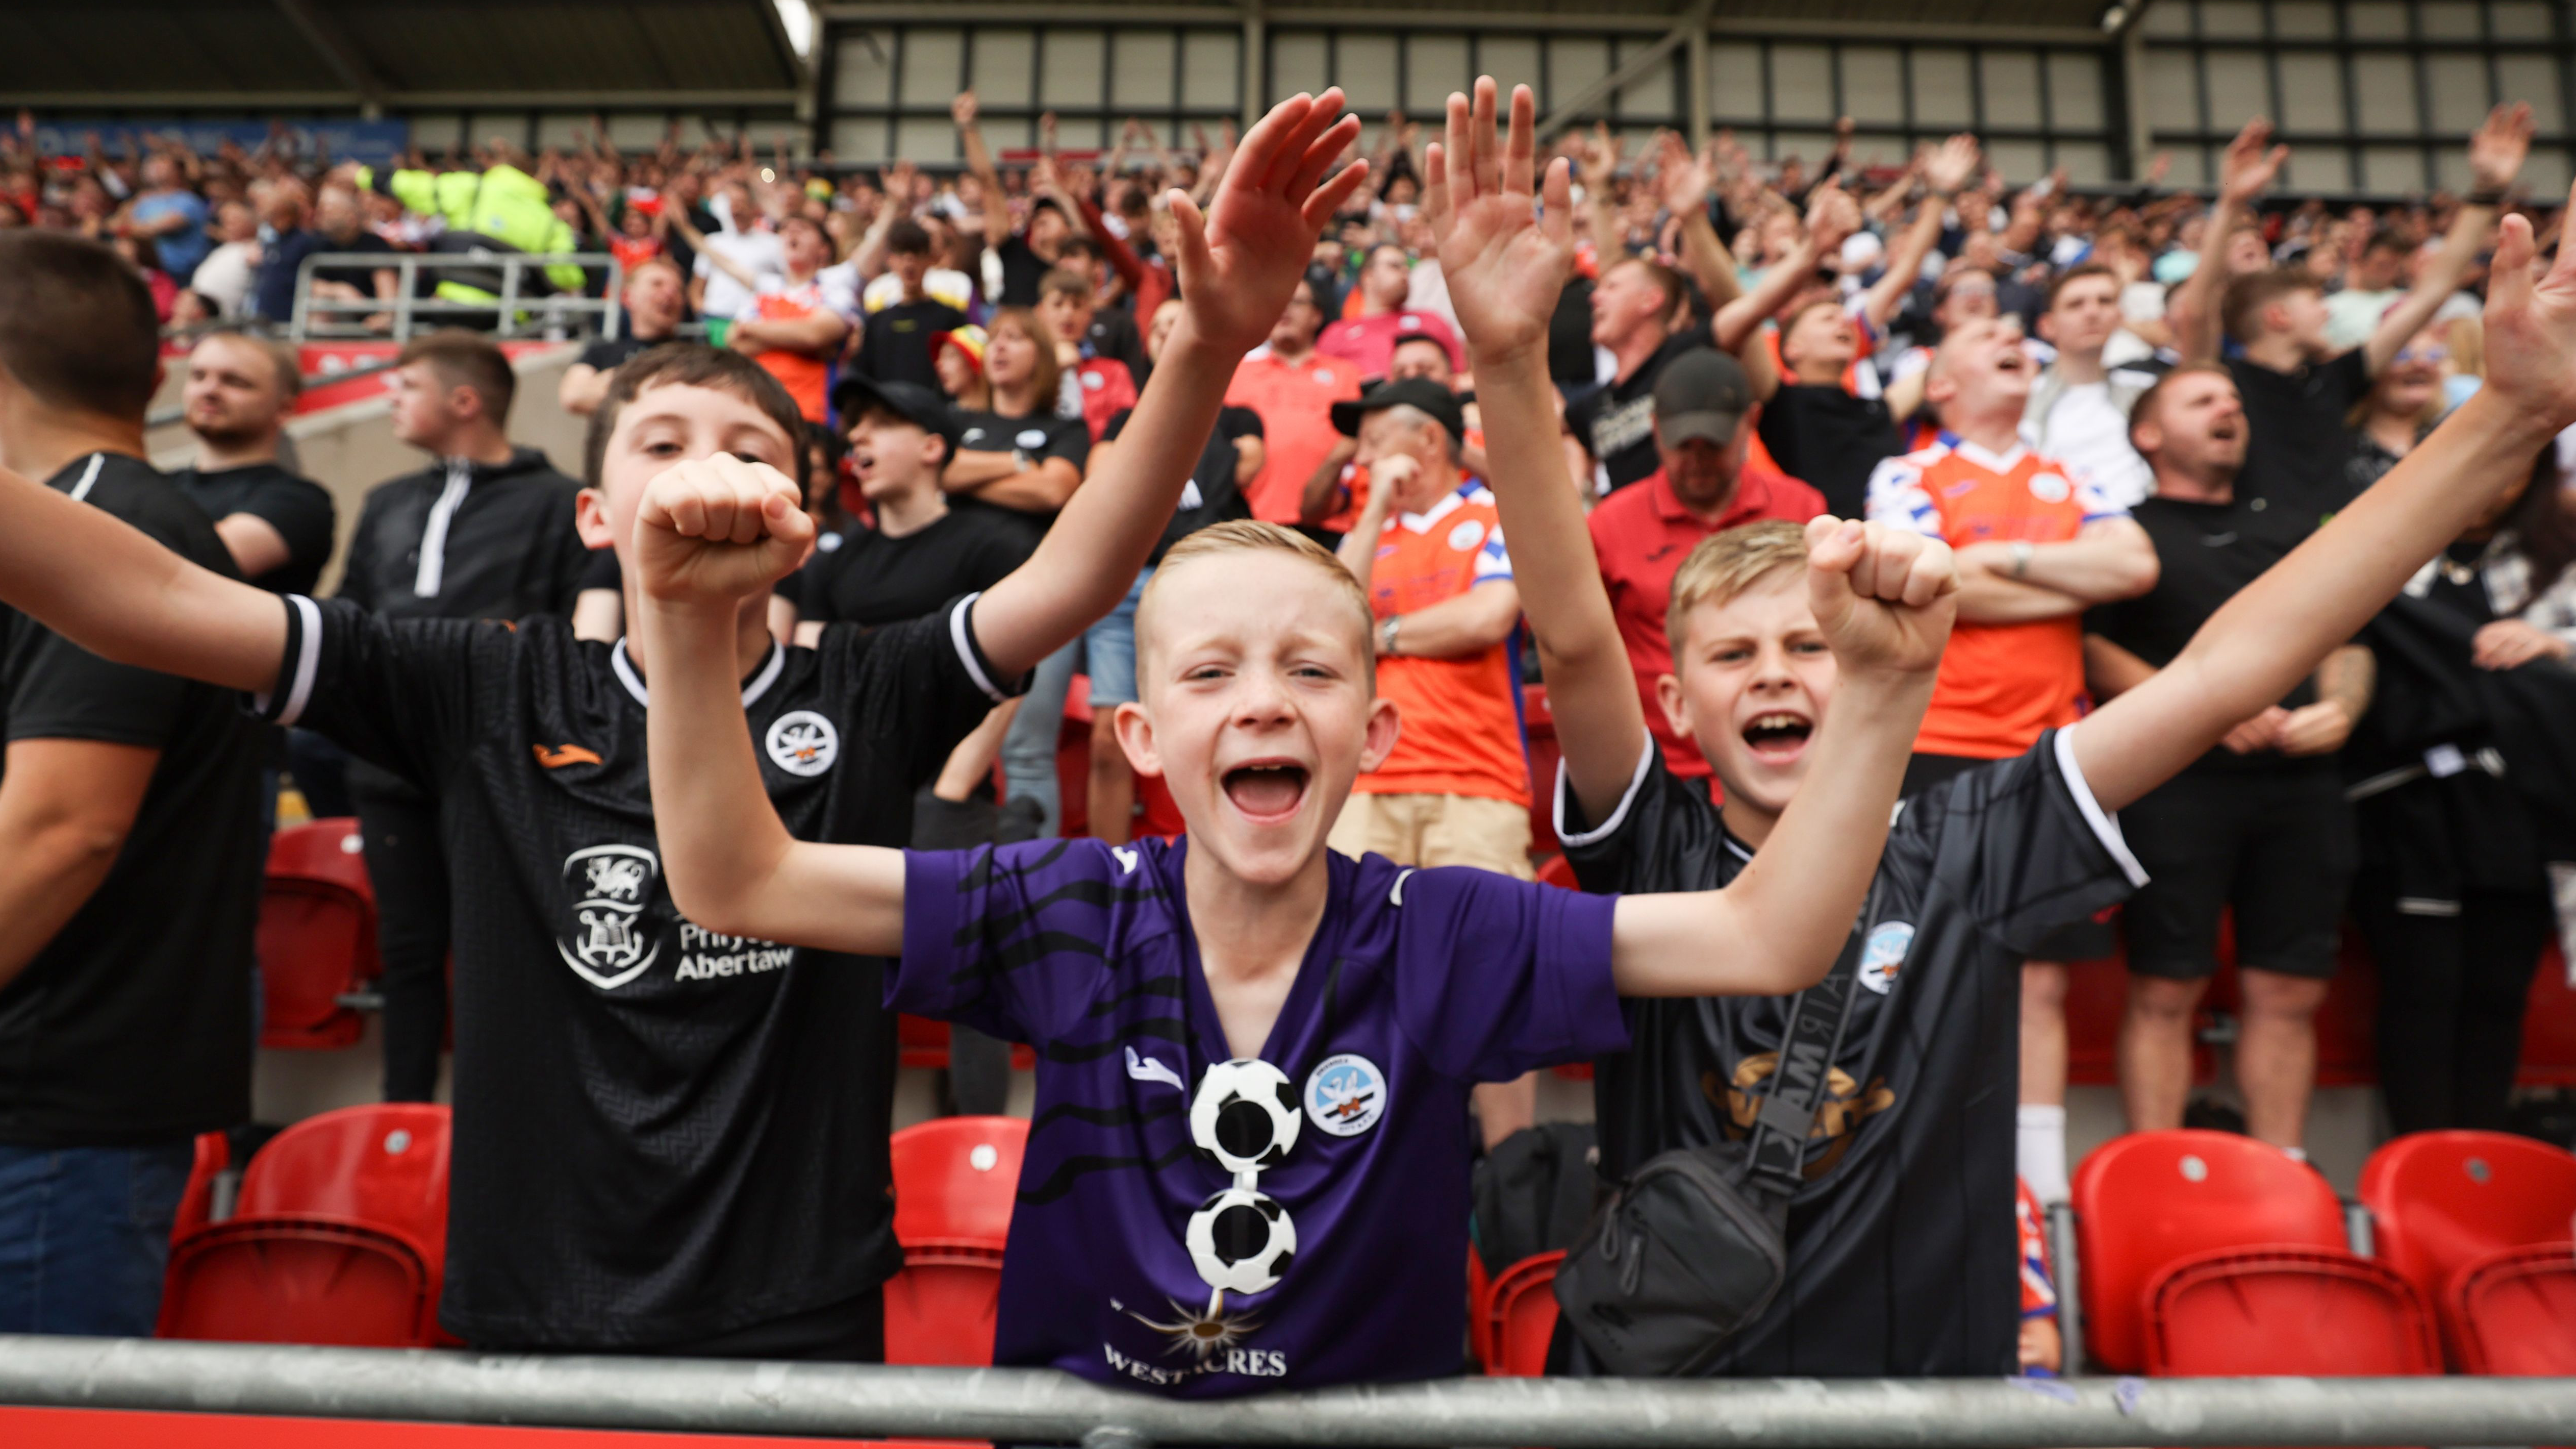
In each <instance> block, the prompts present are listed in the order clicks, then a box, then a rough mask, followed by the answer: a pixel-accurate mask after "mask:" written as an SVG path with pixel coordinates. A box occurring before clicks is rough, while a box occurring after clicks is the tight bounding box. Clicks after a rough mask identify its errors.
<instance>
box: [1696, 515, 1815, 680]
mask: <svg viewBox="0 0 2576 1449" xmlns="http://www.w3.org/2000/svg"><path fill="white" fill-rule="evenodd" d="M1806 566H1807V530H1806V528H1805V526H1804V525H1802V524H1796V523H1791V522H1788V521H1787V520H1785V519H1779V518H1769V519H1764V520H1763V521H1762V522H1760V523H1748V524H1745V525H1744V526H1743V527H1741V528H1730V529H1728V530H1726V531H1725V532H1724V533H1714V534H1711V535H1709V536H1708V537H1706V538H1703V539H1701V540H1700V541H1699V546H1698V547H1696V548H1694V549H1692V550H1691V551H1690V557H1688V558H1686V559H1683V560H1682V566H1681V567H1680V568H1679V569H1677V570H1675V571H1674V573H1673V601H1672V604H1671V605H1670V606H1669V607H1668V608H1667V609H1666V610H1665V613H1664V634H1665V636H1666V638H1668V639H1669V640H1670V641H1671V643H1672V648H1673V665H1674V667H1675V668H1676V669H1678V668H1680V666H1681V659H1682V641H1683V640H1684V638H1685V637H1687V635H1688V632H1689V631H1687V630H1685V629H1684V628H1683V627H1682V625H1683V624H1684V623H1685V622H1686V621H1687V620H1688V619H1689V618H1690V615H1691V611H1692V610H1693V609H1696V608H1698V607H1699V606H1700V605H1702V604H1725V603H1729V602H1731V601H1733V600H1734V599H1735V597H1736V596H1737V595H1739V594H1742V593H1743V592H1744V591H1746V590H1747V589H1750V588H1752V587H1753V586H1754V585H1755V584H1758V583H1760V582H1762V581H1763V580H1764V579H1767V578H1769V577H1770V576H1771V575H1773V574H1775V573H1778V572H1780V571H1781V570H1783V569H1803V568H1805V567H1806Z"/></svg>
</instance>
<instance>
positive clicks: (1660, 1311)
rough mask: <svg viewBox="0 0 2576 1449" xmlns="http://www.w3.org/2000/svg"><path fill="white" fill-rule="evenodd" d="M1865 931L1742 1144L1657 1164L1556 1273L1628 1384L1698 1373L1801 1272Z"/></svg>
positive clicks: (1569, 1309) (1801, 1008) (1799, 1008)
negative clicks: (1798, 1233)
mask: <svg viewBox="0 0 2576 1449" xmlns="http://www.w3.org/2000/svg"><path fill="white" fill-rule="evenodd" d="M1877 924H1878V887H1877V886H1876V885H1875V884H1873V885H1872V886H1871V887H1870V895H1869V903H1868V907H1867V909H1866V910H1864V912H1863V913H1862V929H1861V930H1860V931H1859V932H1857V933H1855V934H1854V935H1853V937H1852V940H1851V942H1850V943H1849V944H1848V945H1846V946H1845V947H1844V948H1843V953H1842V955H1841V956H1840V957H1839V958H1838V959H1837V960H1836V961H1835V962H1834V969H1833V970H1832V971H1831V972H1829V973H1827V975H1826V976H1825V979H1824V980H1822V981H1819V982H1817V983H1816V984H1815V985H1814V986H1811V987H1809V988H1807V989H1806V990H1805V991H1802V992H1800V993H1799V994H1798V1002H1797V1005H1796V1007H1794V1008H1793V1009H1792V1014H1791V1016H1790V1020H1789V1031H1788V1035H1787V1036H1786V1038H1784V1039H1783V1041H1782V1043H1781V1050H1780V1066H1779V1069H1778V1070H1777V1071H1775V1072H1774V1073H1773V1074H1772V1077H1771V1086H1772V1090H1771V1091H1770V1093H1769V1094H1768V1095H1766V1096H1764V1097H1763V1098H1762V1099H1761V1102H1762V1105H1761V1111H1760V1114H1759V1115H1758V1116H1757V1117H1756V1118H1755V1119H1754V1123H1753V1131H1752V1132H1751V1134H1750V1135H1748V1136H1747V1137H1746V1138H1745V1140H1743V1141H1741V1142H1720V1143H1716V1144H1714V1145H1712V1146H1708V1147H1683V1148H1676V1149H1674V1150H1673V1151H1670V1152H1660V1153H1657V1154H1656V1155H1655V1156H1653V1157H1650V1158H1648V1159H1647V1160H1646V1162H1645V1165H1644V1166H1642V1167H1639V1168H1638V1169H1637V1170H1636V1172H1635V1173H1634V1174H1633V1175H1631V1176H1630V1177H1629V1179H1628V1181H1627V1183H1626V1184H1625V1185H1624V1186H1622V1187H1621V1188H1620V1190H1619V1193H1618V1195H1617V1196H1616V1197H1614V1198H1612V1199H1611V1200H1610V1201H1609V1203H1607V1204H1606V1205H1605V1206H1603V1208H1602V1209H1601V1211H1600V1213H1599V1214H1598V1215H1597V1216H1596V1217H1595V1218H1594V1220H1593V1223H1592V1226H1591V1227H1590V1229H1589V1230H1587V1231H1586V1232H1585V1234H1584V1236H1583V1238H1582V1240H1581V1241H1579V1242H1577V1243H1576V1244H1575V1246H1574V1247H1573V1248H1572V1249H1570V1250H1569V1251H1568V1252H1567V1253H1566V1255H1565V1262H1564V1264H1563V1266H1561V1267H1560V1268H1559V1269H1558V1270H1557V1275H1556V1301H1557V1303H1558V1305H1559V1306H1560V1307H1561V1308H1562V1309H1563V1310H1564V1313H1565V1319H1566V1322H1567V1323H1569V1324H1570V1325H1572V1326H1573V1328H1574V1331H1575V1332H1576V1333H1578V1334H1580V1335H1581V1336H1582V1339H1583V1343H1584V1346H1585V1347H1586V1348H1588V1349H1590V1350H1591V1351H1592V1356H1593V1357H1594V1358H1596V1359H1598V1360H1599V1361H1600V1363H1601V1365H1602V1367H1604V1368H1606V1369H1608V1370H1609V1371H1610V1372H1611V1373H1613V1374H1616V1375H1618V1376H1620V1377H1622V1378H1672V1377H1686V1376H1689V1375H1692V1374H1695V1373H1697V1372H1698V1371H1699V1370H1701V1369H1702V1368H1704V1367H1705V1366H1706V1365H1707V1364H1708V1363H1709V1361H1710V1360H1712V1359H1714V1358H1715V1357H1716V1356H1717V1355H1718V1354H1719V1353H1720V1352H1721V1351H1723V1350H1724V1349H1725V1347H1726V1345H1727V1344H1728V1343H1729V1342H1730V1341H1732V1340H1733V1339H1734V1337H1735V1335H1737V1334H1738V1333H1741V1332H1743V1331H1744V1329H1745V1327H1746V1326H1747V1325H1748V1324H1751V1323H1752V1322H1753V1321H1754V1320H1755V1319H1758V1318H1760V1317H1761V1316H1762V1314H1763V1313H1764V1311H1765V1310H1767V1309H1769V1308H1770V1306H1771V1300H1772V1299H1774V1298H1776V1297H1778V1296H1779V1293H1780V1286H1781V1283H1782V1281H1783V1280H1784V1279H1786V1277H1787V1276H1788V1270H1789V1247H1788V1221H1789V1199H1790V1198H1791V1197H1792V1196H1794V1195H1795V1194H1796V1193H1797V1191H1798V1188H1799V1186H1800V1184H1801V1183H1802V1182H1803V1181H1804V1178H1803V1177H1802V1176H1801V1171H1800V1169H1801V1168H1802V1167H1803V1165H1804V1163H1805V1161H1806V1144H1807V1138H1808V1134H1809V1133H1810V1132H1812V1131H1813V1130H1814V1128H1815V1123H1816V1113H1817V1111H1818V1110H1819V1109H1820V1108H1821V1107H1822V1106H1823V1104H1824V1099H1825V1090H1826V1084H1827V1078H1828V1076H1829V1074H1830V1073H1831V1071H1832V1068H1833V1063H1834V1056H1835V1053H1836V1052H1837V1051H1839V1050H1840V1049H1841V1046H1842V1039H1843V1031H1844V1028H1845V1027H1846V1026H1848V1025H1849V1024H1850V1021H1851V1013H1852V1006H1853V1003H1854V998H1855V996H1856V995H1857V993H1858V989H1859V976H1860V969H1859V968H1860V955H1861V947H1862V942H1864V941H1866V940H1868V939H1869V935H1870V933H1871V931H1873V930H1874V929H1875V928H1876V926H1877Z"/></svg>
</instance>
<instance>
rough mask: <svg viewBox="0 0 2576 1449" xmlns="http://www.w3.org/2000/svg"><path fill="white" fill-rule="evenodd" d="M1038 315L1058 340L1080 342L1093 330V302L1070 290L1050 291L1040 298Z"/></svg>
mask: <svg viewBox="0 0 2576 1449" xmlns="http://www.w3.org/2000/svg"><path fill="white" fill-rule="evenodd" d="M1038 316H1039V317H1040V318H1041V319H1043V320H1044V321H1045V322H1046V325H1047V330H1048V331H1050V332H1053V333H1054V334H1055V337H1056V340H1057V341H1058V342H1080V341H1081V340H1082V334H1083V333H1085V332H1087V331H1089V330H1091V304H1090V303H1089V302H1088V301H1085V300H1083V299H1080V298H1077V297H1075V296H1074V295H1073V294H1072V293H1070V292H1049V293H1047V294H1046V295H1045V296H1044V297H1042V298H1040V299H1039V300H1038Z"/></svg>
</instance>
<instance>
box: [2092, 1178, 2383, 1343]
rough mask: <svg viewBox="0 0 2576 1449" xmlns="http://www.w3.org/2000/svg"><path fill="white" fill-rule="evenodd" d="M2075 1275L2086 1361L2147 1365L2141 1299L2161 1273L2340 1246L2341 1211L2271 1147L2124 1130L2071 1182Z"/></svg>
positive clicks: (2317, 1181) (2316, 1181)
mask: <svg viewBox="0 0 2576 1449" xmlns="http://www.w3.org/2000/svg"><path fill="white" fill-rule="evenodd" d="M2074 1198H2075V1234H2076V1246H2077V1251H2078V1253H2079V1255H2080V1261H2081V1265H2082V1269H2083V1271H2082V1272H2081V1273H2080V1274H2078V1275H2077V1280H2078V1282H2079V1283H2080V1284H2081V1287H2082V1293H2083V1307H2084V1326H2085V1342H2086V1346H2087V1348H2088V1349H2089V1351H2090V1353H2091V1356H2092V1358H2093V1360H2094V1361H2095V1362H2096V1363H2098V1364H2100V1365H2102V1366H2104V1367H2106V1368H2109V1369H2113V1370H2116V1371H2118V1372H2121V1373H2136V1372H2138V1371H2140V1370H2141V1369H2142V1368H2144V1367H2145V1365H2146V1360H2147V1333H2146V1321H2145V1309H2146V1293H2147V1290H2148V1288H2149V1287H2150V1286H2151V1285H2152V1284H2153V1283H2154V1282H2155V1280H2156V1277H2157V1275H2158V1274H2159V1273H2161V1272H2162V1271H2163V1270H2164V1269H2165V1268H2166V1267H2168V1266H2169V1265H2171V1264H2174V1263H2177V1262H2179V1261H2181V1260H2183V1259H2186V1258H2190V1257H2194V1256H2196V1255H2199V1254H2204V1253H2210V1252H2213V1251H2216V1250H2218V1249H2221V1248H2240V1249H2241V1248H2251V1247H2257V1246H2263V1247H2270V1248H2275V1249H2317V1250H2322V1251H2325V1252H2328V1253H2342V1252H2344V1251H2345V1248H2346V1240H2345V1237H2344V1226H2343V1204H2342V1203H2341V1202H2340V1201H2338V1200H2337V1199H2336V1197H2335V1194H2334V1189H2332V1188H2330V1187H2328V1186H2327V1185H2326V1181H2325V1179H2324V1178H2322V1177H2320V1176H2318V1175H2317V1174H2316V1173H2315V1172H2314V1171H2313V1170H2311V1169H2309V1168H2308V1167H2306V1166H2303V1165H2302V1164H2299V1163H2296V1162H2293V1161H2291V1160H2290V1159H2289V1158H2287V1157H2285V1156H2283V1155H2282V1154H2281V1150H2280V1149H2279V1148H2277V1147H2272V1146H2268V1145H2266V1144H2264V1143H2261V1142H2257V1141H2254V1140H2253V1139H2252V1138H2248V1137H2238V1136H2234V1135H2232V1134H2229V1133H2225V1132H2199V1131H2189V1130H2186V1131H2179V1132H2133V1133H2130V1134H2129V1135H2127V1136H2125V1137H2115V1138H2113V1139H2111V1140H2110V1141H2109V1142H2106V1143H2104V1144H2103V1145H2102V1146H2100V1147H2098V1148H2096V1149H2094V1151H2093V1153H2092V1154H2091V1155H2090V1156H2088V1157H2086V1158H2085V1159H2084V1164H2083V1166H2082V1167H2080V1168H2078V1169H2077V1170H2076V1173H2075V1182H2074Z"/></svg>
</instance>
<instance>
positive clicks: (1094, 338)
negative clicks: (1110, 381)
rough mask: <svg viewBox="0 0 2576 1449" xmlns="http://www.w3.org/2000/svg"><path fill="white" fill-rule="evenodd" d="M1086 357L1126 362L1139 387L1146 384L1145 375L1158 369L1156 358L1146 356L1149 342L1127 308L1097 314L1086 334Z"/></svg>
mask: <svg viewBox="0 0 2576 1449" xmlns="http://www.w3.org/2000/svg"><path fill="white" fill-rule="evenodd" d="M1082 345H1083V348H1084V353H1083V355H1084V356H1086V357H1106V358H1109V359H1111V360H1112V361H1115V362H1120V363H1124V364H1125V365H1126V368H1127V375H1128V376H1129V377H1132V378H1134V379H1136V385H1137V386H1138V387H1142V386H1144V385H1145V375H1146V374H1147V373H1149V372H1152V371H1153V370H1154V364H1153V361H1152V359H1150V358H1148V357H1146V356H1145V339H1144V337H1143V335H1142V334H1140V333H1139V332H1137V330H1136V315H1135V314H1134V313H1133V312H1130V311H1129V310H1127V308H1126V307H1125V306H1123V305H1121V306H1114V307H1103V308H1101V309H1100V310H1099V311H1097V312H1094V313H1093V314H1092V317H1091V326H1090V327H1088V328H1086V329H1085V330H1084V331H1083V334H1082Z"/></svg>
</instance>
